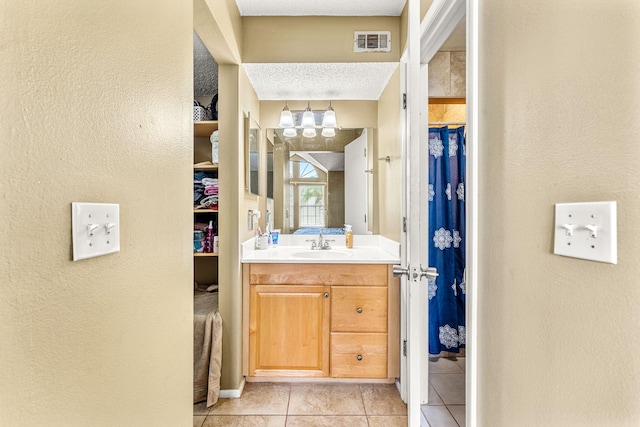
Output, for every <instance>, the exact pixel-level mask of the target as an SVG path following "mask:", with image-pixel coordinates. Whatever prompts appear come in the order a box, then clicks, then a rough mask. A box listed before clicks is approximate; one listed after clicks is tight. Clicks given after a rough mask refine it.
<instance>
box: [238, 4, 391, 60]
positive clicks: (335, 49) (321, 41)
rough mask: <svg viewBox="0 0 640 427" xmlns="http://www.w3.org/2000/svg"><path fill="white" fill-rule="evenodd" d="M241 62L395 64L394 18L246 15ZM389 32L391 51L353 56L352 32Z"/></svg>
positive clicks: (243, 22)
mask: <svg viewBox="0 0 640 427" xmlns="http://www.w3.org/2000/svg"><path fill="white" fill-rule="evenodd" d="M242 25H243V40H244V43H243V50H242V62H247V63H251V62H266V63H269V62H293V63H296V62H396V61H398V60H399V59H400V55H401V52H400V37H399V30H400V19H399V17H397V16H367V17H354V16H348V17H347V16H295V17H292V16H273V17H271V16H270V17H264V16H245V17H243V18H242ZM377 30H380V31H391V52H374V53H362V52H360V53H354V52H353V36H354V34H353V33H354V31H377Z"/></svg>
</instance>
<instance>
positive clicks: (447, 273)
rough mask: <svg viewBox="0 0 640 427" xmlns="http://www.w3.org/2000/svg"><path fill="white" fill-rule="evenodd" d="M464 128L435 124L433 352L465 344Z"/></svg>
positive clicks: (431, 194) (431, 260)
mask: <svg viewBox="0 0 640 427" xmlns="http://www.w3.org/2000/svg"><path fill="white" fill-rule="evenodd" d="M464 182H465V138H464V127H459V128H457V129H449V128H448V127H443V128H430V129H429V240H430V242H429V244H430V246H429V266H430V267H436V268H437V270H438V274H439V276H438V277H437V278H436V279H435V280H429V353H430V354H438V353H440V352H442V351H448V352H452V353H459V352H460V348H464V347H465V317H464V314H465V299H466V298H465V294H466V290H465V216H464V211H465V209H464V195H465V189H464Z"/></svg>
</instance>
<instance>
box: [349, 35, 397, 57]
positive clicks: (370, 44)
mask: <svg viewBox="0 0 640 427" xmlns="http://www.w3.org/2000/svg"><path fill="white" fill-rule="evenodd" d="M353 51H354V52H391V31H356V32H355V34H354V38H353Z"/></svg>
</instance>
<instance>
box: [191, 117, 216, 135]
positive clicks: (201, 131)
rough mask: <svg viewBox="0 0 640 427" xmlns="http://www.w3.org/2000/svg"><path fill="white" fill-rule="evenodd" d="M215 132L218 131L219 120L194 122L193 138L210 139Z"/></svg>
mask: <svg viewBox="0 0 640 427" xmlns="http://www.w3.org/2000/svg"><path fill="white" fill-rule="evenodd" d="M214 130H218V121H217V120H205V121H201V122H193V136H195V137H196V138H209V137H210V136H211V134H212V133H213V131H214Z"/></svg>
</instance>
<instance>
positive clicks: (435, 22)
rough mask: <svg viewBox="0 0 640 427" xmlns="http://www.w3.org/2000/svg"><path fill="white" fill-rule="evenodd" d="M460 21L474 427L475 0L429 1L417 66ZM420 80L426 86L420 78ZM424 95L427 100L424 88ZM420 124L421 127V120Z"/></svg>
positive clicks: (473, 416)
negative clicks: (463, 34)
mask: <svg viewBox="0 0 640 427" xmlns="http://www.w3.org/2000/svg"><path fill="white" fill-rule="evenodd" d="M463 17H464V18H463ZM460 19H466V109H467V124H466V141H467V145H466V182H465V185H466V191H465V192H466V194H465V204H466V219H465V222H466V264H467V266H466V307H465V312H466V313H465V316H466V319H467V322H466V357H465V361H466V369H465V383H466V425H467V426H469V427H475V426H476V425H477V423H478V385H479V384H478V318H479V313H478V293H479V286H478V279H479V277H478V216H479V209H478V172H479V121H478V113H479V108H478V102H479V44H478V41H479V25H478V24H479V0H466V1H465V0H453V1H451V0H435V1H434V2H433V3H432V5H431V6H430V8H429V10H428V11H427V13H426V15H425V17H424V19H423V20H422V22H421V25H420V53H421V57H420V63H421V64H423V65H424V64H428V62H429V61H430V60H431V58H432V57H433V55H434V54H435V53H436V52H437V51H438V49H439V48H440V47H441V46H442V44H443V43H444V41H445V40H446V39H447V38H448V36H449V34H451V31H453V28H455V26H456V25H457V23H458V22H459V21H460ZM424 68H425V70H426V67H424ZM424 81H425V82H427V83H428V81H427V80H426V78H425V80H424ZM425 92H427V96H428V91H427V90H426V89H425ZM421 121H424V122H425V125H426V121H425V120H421ZM427 354H428V351H427Z"/></svg>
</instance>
